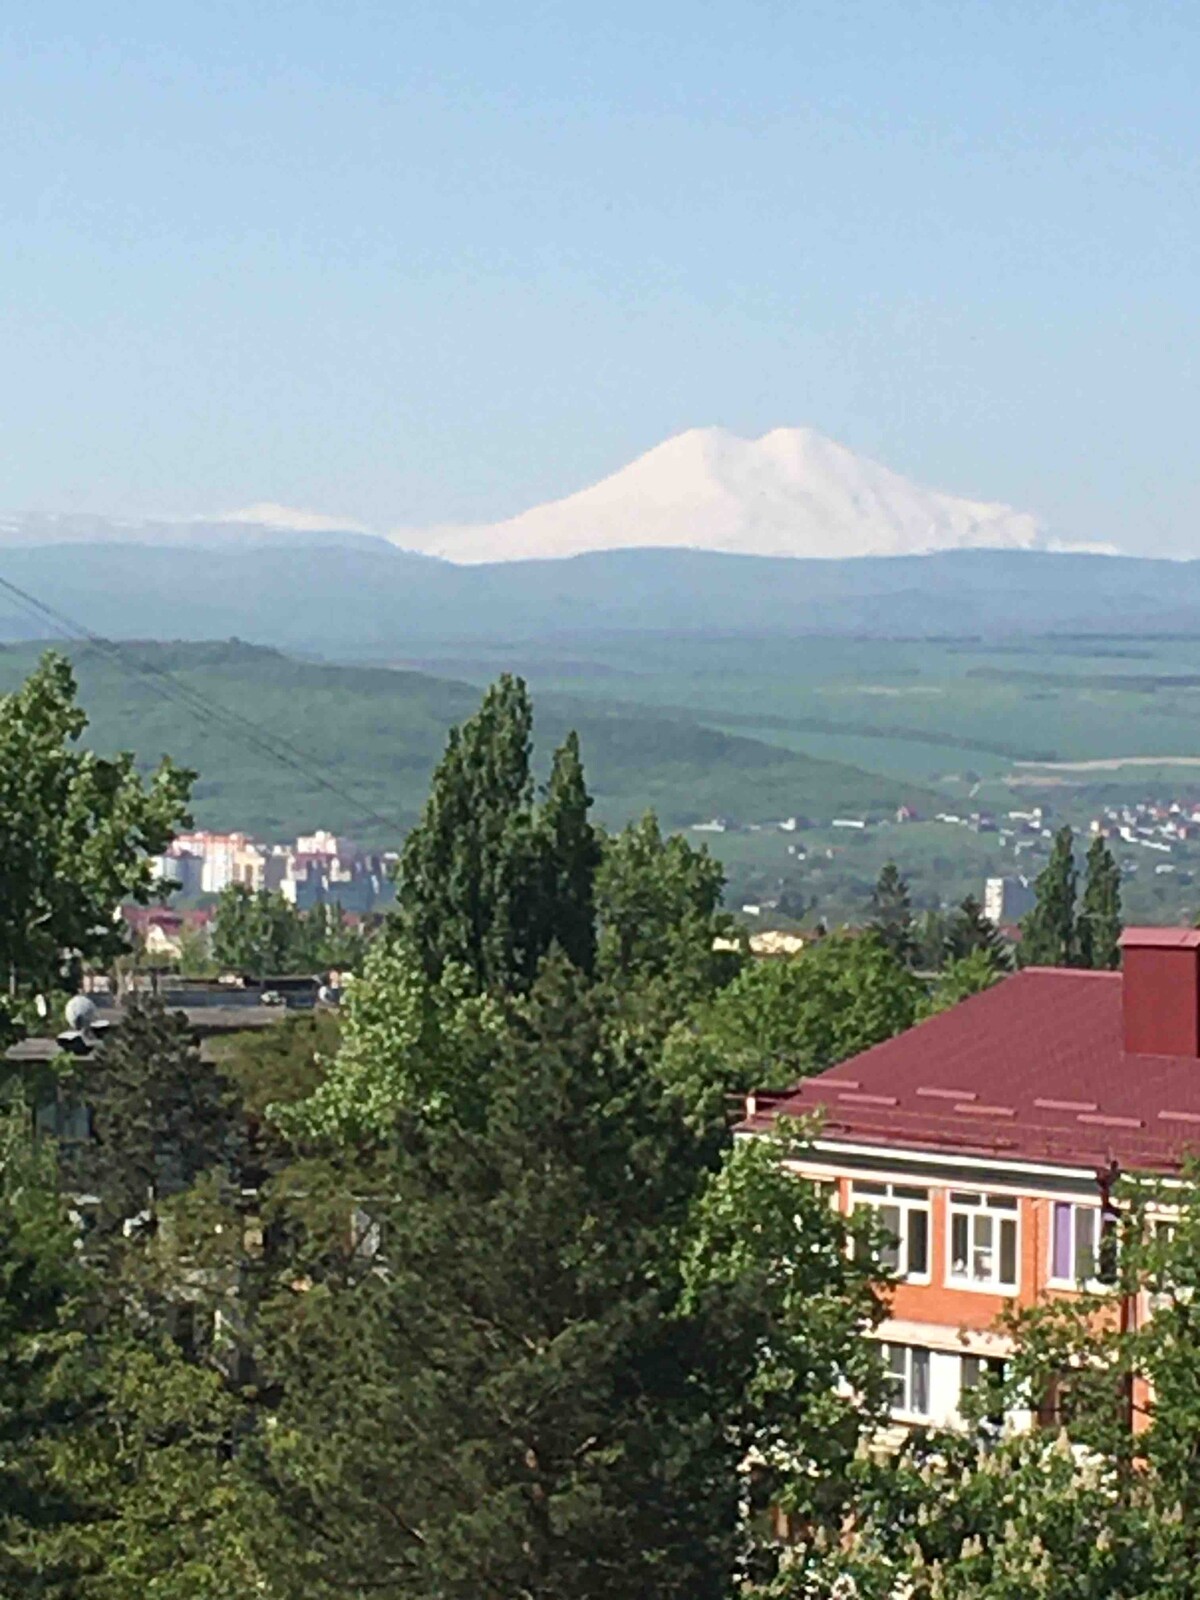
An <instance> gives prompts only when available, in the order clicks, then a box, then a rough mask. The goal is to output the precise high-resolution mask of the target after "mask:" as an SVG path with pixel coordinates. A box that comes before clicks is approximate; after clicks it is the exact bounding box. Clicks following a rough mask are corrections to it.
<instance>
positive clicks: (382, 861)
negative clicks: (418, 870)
mask: <svg viewBox="0 0 1200 1600" xmlns="http://www.w3.org/2000/svg"><path fill="white" fill-rule="evenodd" d="M395 859H396V857H395V855H394V853H392V852H390V851H389V852H382V853H380V852H374V853H373V852H370V851H364V850H362V849H360V848H359V847H358V846H357V845H355V844H352V843H351V842H350V840H348V839H344V838H338V837H337V836H336V835H335V834H332V833H328V832H327V831H326V830H325V829H323V828H322V829H318V830H317V831H316V832H315V833H310V834H301V835H300V837H299V838H298V839H297V840H296V841H295V843H294V844H291V845H286V844H267V843H263V842H262V841H260V840H256V839H253V838H251V837H250V836H249V835H248V834H245V833H209V832H198V833H183V834H180V835H179V837H178V838H177V839H175V840H174V842H173V843H172V844H171V846H170V848H169V849H168V850H167V851H166V853H165V854H164V855H161V856H158V857H156V858H155V860H154V863H153V865H154V869H155V871H156V873H157V875H158V877H159V878H161V879H162V880H163V881H164V882H165V883H174V884H176V885H177V893H178V895H179V897H180V898H181V899H196V898H199V897H200V896H202V895H218V894H220V893H221V892H222V891H223V890H225V889H227V888H229V887H230V885H231V884H241V885H243V886H244V887H245V888H247V889H249V890H251V891H252V892H258V891H259V890H262V889H269V890H275V891H277V892H278V893H280V894H282V895H283V897H284V899H285V900H287V901H289V902H290V904H292V905H294V906H295V907H296V908H297V910H299V911H307V910H309V909H311V907H313V906H317V905H340V906H341V907H342V909H343V910H344V911H360V912H361V911H370V910H371V909H372V908H373V907H374V906H375V905H376V904H377V903H378V902H379V901H380V900H383V899H386V898H387V895H388V892H389V889H390V882H391V880H390V868H391V866H392V864H393V862H394V861H395Z"/></svg>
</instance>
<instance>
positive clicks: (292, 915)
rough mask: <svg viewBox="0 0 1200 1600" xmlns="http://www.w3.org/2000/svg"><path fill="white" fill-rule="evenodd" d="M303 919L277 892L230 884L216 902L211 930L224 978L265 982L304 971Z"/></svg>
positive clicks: (215, 957)
mask: <svg viewBox="0 0 1200 1600" xmlns="http://www.w3.org/2000/svg"><path fill="white" fill-rule="evenodd" d="M305 942H306V941H305V929H304V923H303V919H302V918H301V916H300V913H299V912H298V911H297V910H296V908H295V906H293V905H292V904H291V903H290V901H288V900H286V899H285V898H284V896H283V895H282V894H280V893H279V891H278V890H273V889H251V888H250V887H249V886H248V885H246V884H244V883H231V884H229V885H228V886H227V887H226V888H224V889H222V891H221V893H220V896H219V898H218V900H217V910H216V915H215V917H214V918H213V925H212V951H213V959H214V960H215V961H216V963H217V965H218V966H219V967H220V968H221V969H222V971H225V972H241V973H245V974H246V975H247V976H250V977H258V978H264V977H268V976H278V975H281V974H283V973H288V972H292V971H294V970H295V969H296V966H297V957H299V958H300V961H299V964H300V965H301V966H303V965H304V961H303V957H304V955H305V954H307V953H308V952H307V951H306V950H305V948H304V946H305Z"/></svg>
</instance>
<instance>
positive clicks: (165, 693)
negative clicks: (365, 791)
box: [0, 575, 404, 832]
mask: <svg viewBox="0 0 1200 1600" xmlns="http://www.w3.org/2000/svg"><path fill="white" fill-rule="evenodd" d="M0 589H4V590H6V591H7V592H8V593H9V594H10V595H12V596H13V597H14V598H15V599H16V600H17V601H18V602H20V604H21V605H22V606H23V607H24V608H25V610H26V612H27V614H31V615H32V616H33V617H35V618H36V619H37V620H38V621H39V623H40V622H41V621H42V620H43V619H46V620H49V621H50V622H51V623H52V624H53V626H54V627H56V628H57V629H59V630H60V631H62V632H64V633H66V634H67V635H68V636H69V637H74V638H76V639H79V640H83V641H85V642H86V643H88V644H89V645H91V646H92V647H93V648H94V649H96V650H99V651H101V652H102V653H104V654H106V655H108V656H109V657H111V658H112V659H113V660H114V661H115V662H116V664H117V665H118V666H119V667H120V668H121V669H122V670H123V671H129V670H130V669H131V668H132V670H133V671H134V672H136V673H137V674H138V675H139V676H140V677H141V678H142V679H143V680H144V681H145V684H146V687H147V688H148V689H150V690H151V691H152V692H153V693H156V694H157V695H158V696H159V698H160V699H163V700H166V701H167V702H168V703H169V704H172V705H175V706H177V707H178V706H181V707H182V708H183V709H184V710H186V711H190V712H191V714H192V715H193V716H194V717H196V718H197V719H198V720H199V721H201V722H203V723H206V724H207V725H208V726H209V727H213V728H216V729H217V730H218V731H219V732H223V733H226V734H229V735H230V736H231V737H233V738H235V739H241V741H242V742H243V744H247V745H249V746H250V747H251V748H253V749H256V750H257V751H258V752H259V753H260V754H264V755H267V756H269V757H271V759H273V760H275V761H278V762H280V763H281V764H282V765H283V766H286V767H288V768H290V769H291V770H292V771H293V772H296V773H299V775H300V776H301V777H302V778H304V779H305V781H306V782H308V783H311V784H314V785H316V786H317V787H318V788H321V789H325V790H326V791H328V793H330V794H333V795H336V796H337V797H338V798H339V799H341V800H344V801H347V802H348V803H349V804H350V805H352V806H356V807H357V806H360V805H362V804H363V797H362V796H361V795H355V794H353V793H352V792H351V791H350V790H348V789H346V788H344V787H343V786H342V785H341V784H340V783H339V782H338V781H336V779H334V778H331V777H327V776H323V774H322V772H321V770H314V769H321V768H323V769H324V772H325V773H332V772H333V768H331V767H329V766H328V765H327V764H326V763H324V762H321V761H320V760H319V759H318V758H317V757H315V756H313V755H312V754H311V752H307V751H303V750H300V749H298V748H297V746H295V745H294V744H292V743H291V742H290V741H289V740H286V739H283V738H281V737H280V736H279V735H278V734H275V733H272V732H271V731H270V730H269V729H266V728H263V727H262V726H261V724H259V723H256V722H254V721H252V720H251V718H249V717H247V716H244V715H243V714H242V713H241V712H238V711H234V710H232V709H231V708H230V707H228V706H224V705H221V704H220V703H219V702H214V701H211V700H209V699H206V698H205V696H203V695H201V694H200V693H199V692H198V691H197V690H195V689H193V688H192V687H191V686H190V685H189V684H185V683H180V682H179V680H178V679H177V678H175V677H174V676H173V675H172V674H171V673H170V672H169V671H168V670H167V669H166V668H165V667H161V666H158V665H156V664H155V663H153V662H150V661H144V660H142V659H141V658H140V657H138V656H136V655H133V654H131V653H128V651H129V647H128V646H127V645H122V644H119V643H118V642H117V641H115V640H113V639H106V638H105V637H104V636H103V635H102V634H98V633H93V632H92V630H91V629H90V628H88V627H86V626H85V625H84V624H83V623H81V622H76V621H75V620H74V619H73V618H71V617H69V616H67V615H66V614H65V613H63V612H61V611H57V610H55V608H54V607H53V606H50V605H47V604H46V602H45V601H43V600H39V599H38V598H37V596H36V595H32V594H29V593H28V592H27V591H26V590H24V589H22V588H19V587H18V585H17V584H15V583H12V582H11V581H10V580H9V579H8V578H5V577H3V576H2V575H0ZM357 820H358V821H360V822H377V823H382V824H383V825H384V826H385V827H388V828H394V829H396V830H397V831H398V832H403V831H404V830H403V824H401V823H400V822H398V821H397V820H396V818H395V817H386V816H383V815H382V814H381V813H379V812H377V811H367V812H366V813H365V814H364V815H363V816H361V817H359V818H358V819H357Z"/></svg>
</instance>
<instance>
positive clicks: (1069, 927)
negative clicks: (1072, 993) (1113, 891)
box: [1018, 827, 1077, 967]
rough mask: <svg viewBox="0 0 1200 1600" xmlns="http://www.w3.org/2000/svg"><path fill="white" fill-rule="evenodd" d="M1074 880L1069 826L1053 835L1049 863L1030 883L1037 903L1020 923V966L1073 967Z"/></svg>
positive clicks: (1074, 957)
mask: <svg viewBox="0 0 1200 1600" xmlns="http://www.w3.org/2000/svg"><path fill="white" fill-rule="evenodd" d="M1076 877H1077V874H1076V870H1075V852H1074V835H1073V834H1072V832H1071V829H1070V828H1069V827H1062V828H1060V829H1059V830H1058V832H1057V833H1056V834H1055V836H1054V845H1053V848H1052V849H1051V852H1050V860H1049V861H1048V863H1047V864H1046V866H1045V867H1044V868H1043V869H1042V871H1041V872H1040V873H1039V874H1038V877H1037V882H1036V883H1035V884H1034V890H1035V892H1036V894H1037V901H1036V903H1035V905H1034V907H1033V910H1032V911H1031V912H1029V914H1028V916H1026V917H1025V919H1024V921H1023V922H1022V923H1021V943H1020V946H1019V949H1018V954H1019V957H1020V962H1021V965H1022V966H1023V967H1070V966H1073V965H1074V964H1075V961H1076V958H1077V948H1076V930H1075V886H1076Z"/></svg>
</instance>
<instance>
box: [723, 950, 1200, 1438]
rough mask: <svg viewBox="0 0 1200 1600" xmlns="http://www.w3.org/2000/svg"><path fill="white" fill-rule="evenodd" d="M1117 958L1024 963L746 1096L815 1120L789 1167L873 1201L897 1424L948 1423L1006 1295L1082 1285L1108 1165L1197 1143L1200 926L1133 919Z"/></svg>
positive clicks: (1104, 1200)
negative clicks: (884, 1251)
mask: <svg viewBox="0 0 1200 1600" xmlns="http://www.w3.org/2000/svg"><path fill="white" fill-rule="evenodd" d="M1123 956H1124V964H1123V971H1122V972H1120V973H1115V972H1114V973H1108V972H1082V971H1075V970H1060V969H1050V968H1041V969H1039V968H1027V969H1025V970H1024V971H1023V972H1020V973H1018V974H1016V975H1015V976H1014V977H1011V978H1008V979H1006V980H1004V981H1003V982H1001V983H1000V984H998V985H996V986H995V987H994V988H992V989H990V990H987V991H986V992H984V993H983V994H980V995H976V996H974V997H973V998H971V999H969V1000H966V1001H964V1002H962V1003H961V1004H960V1005H958V1006H955V1007H954V1008H953V1009H952V1010H950V1011H946V1012H943V1013H941V1014H940V1015H938V1016H935V1017H932V1018H930V1019H929V1020H928V1021H926V1022H923V1023H920V1024H919V1025H918V1026H917V1027H915V1028H913V1029H910V1030H909V1032H907V1033H905V1034H902V1035H900V1036H899V1037H898V1038H895V1039H891V1040H889V1041H887V1042H886V1043H884V1044H881V1045H877V1046H876V1047H875V1048H874V1049H872V1050H868V1051H866V1052H864V1053H863V1054H862V1055H859V1056H856V1057H853V1058H852V1059H850V1060H848V1061H845V1062H842V1063H841V1064H840V1065H838V1066H837V1067H834V1068H831V1069H830V1070H829V1071H828V1072H825V1073H822V1074H820V1075H819V1076H817V1077H814V1078H811V1079H808V1080H807V1081H805V1082H804V1083H801V1084H799V1085H798V1086H797V1087H796V1088H795V1089H794V1090H793V1091H791V1092H789V1093H786V1094H783V1095H778V1094H775V1095H768V1096H763V1095H751V1096H749V1097H748V1098H747V1105H746V1117H745V1120H744V1121H743V1123H742V1124H741V1128H740V1130H739V1131H740V1132H741V1133H742V1134H743V1135H745V1136H753V1135H754V1134H756V1133H761V1132H762V1131H764V1130H765V1129H767V1128H769V1127H773V1126H774V1124H775V1122H776V1120H777V1119H778V1118H779V1117H780V1116H784V1117H787V1118H805V1119H809V1118H813V1119H816V1127H815V1132H814V1133H813V1135H812V1137H811V1139H809V1140H806V1141H804V1142H802V1143H800V1144H798V1145H797V1147H796V1153H795V1155H794V1156H793V1157H792V1158H790V1159H789V1165H790V1166H791V1167H792V1169H793V1170H794V1171H795V1172H796V1173H797V1174H798V1175H800V1176H802V1177H805V1178H808V1179H811V1180H814V1181H818V1182H820V1183H823V1184H826V1185H828V1186H829V1188H830V1194H831V1203H833V1204H835V1205H836V1206H837V1207H838V1208H839V1209H840V1210H842V1211H844V1212H847V1213H848V1212H850V1211H851V1210H853V1209H854V1208H855V1207H857V1206H870V1207H873V1208H875V1209H876V1210H877V1211H878V1212H879V1214H880V1218H881V1221H882V1222H883V1223H884V1225H885V1228H886V1231H887V1234H888V1235H889V1236H890V1238H891V1241H892V1243H891V1246H890V1249H889V1252H888V1264H889V1266H890V1267H891V1269H892V1271H893V1272H894V1274H895V1278H896V1282H895V1286H894V1289H893V1291H892V1293H891V1297H890V1307H889V1314H888V1317H887V1319H886V1321H885V1322H884V1323H883V1324H882V1325H881V1326H880V1328H879V1329H878V1330H877V1333H876V1335H875V1336H876V1337H877V1338H879V1339H880V1340H881V1341H882V1342H883V1344H884V1345H885V1347H886V1350H885V1358H886V1361H887V1364H888V1367H889V1370H890V1371H891V1374H892V1383H893V1388H894V1394H895V1399H894V1403H893V1415H894V1417H895V1419H896V1420H897V1421H898V1422H904V1423H926V1424H947V1423H950V1424H952V1423H954V1422H955V1420H956V1419H957V1418H958V1417H959V1415H960V1408H961V1405H962V1400H963V1396H964V1394H965V1393H966V1392H967V1391H968V1390H969V1389H970V1388H971V1387H973V1386H974V1385H975V1384H977V1383H978V1382H979V1381H980V1379H981V1377H982V1376H983V1375H984V1374H985V1373H986V1371H987V1366H988V1363H989V1362H996V1361H1003V1360H1004V1359H1005V1357H1006V1356H1008V1355H1009V1354H1010V1353H1011V1345H1010V1343H1009V1341H1008V1338H1007V1336H1006V1335H1005V1334H1004V1333H1003V1332H1002V1331H1000V1329H999V1326H998V1325H999V1322H1000V1319H1001V1316H1002V1314H1003V1313H1004V1311H1005V1310H1006V1308H1009V1307H1011V1306H1014V1305H1015V1306H1028V1305H1032V1304H1034V1303H1036V1302H1037V1301H1039V1300H1040V1299H1042V1298H1043V1297H1044V1296H1046V1295H1072V1294H1077V1293H1078V1292H1079V1290H1080V1288H1081V1287H1082V1286H1096V1284H1097V1281H1098V1278H1099V1275H1100V1273H1101V1271H1102V1266H1101V1261H1102V1251H1101V1246H1102V1241H1103V1238H1104V1235H1105V1233H1106V1230H1107V1228H1108V1227H1109V1226H1110V1225H1111V1222H1112V1218H1113V1212H1112V1209H1111V1205H1112V1202H1111V1195H1112V1189H1113V1185H1114V1183H1115V1182H1116V1180H1117V1178H1118V1177H1119V1176H1120V1175H1121V1174H1122V1173H1127V1174H1146V1175H1154V1176H1158V1177H1164V1178H1170V1177H1172V1176H1176V1175H1177V1174H1178V1173H1179V1171H1180V1169H1181V1167H1182V1165H1183V1163H1184V1161H1185V1160H1186V1158H1187V1156H1188V1154H1189V1153H1190V1152H1192V1151H1200V933H1197V932H1193V931H1191V930H1182V929H1155V928H1149V929H1130V930H1127V932H1126V934H1125V936H1124V940H1123ZM1121 1314H1122V1315H1124V1316H1127V1317H1132V1318H1137V1319H1140V1318H1142V1317H1145V1316H1148V1315H1149V1314H1150V1308H1149V1306H1148V1305H1147V1304H1145V1303H1138V1304H1135V1305H1128V1304H1124V1303H1123V1304H1122V1307H1121ZM1014 1420H1016V1421H1018V1422H1020V1421H1021V1420H1023V1419H1022V1418H1020V1417H1018V1418H1016V1419H1014Z"/></svg>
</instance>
